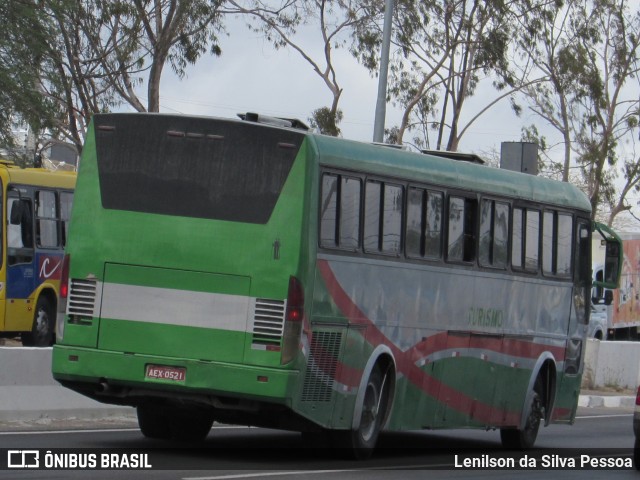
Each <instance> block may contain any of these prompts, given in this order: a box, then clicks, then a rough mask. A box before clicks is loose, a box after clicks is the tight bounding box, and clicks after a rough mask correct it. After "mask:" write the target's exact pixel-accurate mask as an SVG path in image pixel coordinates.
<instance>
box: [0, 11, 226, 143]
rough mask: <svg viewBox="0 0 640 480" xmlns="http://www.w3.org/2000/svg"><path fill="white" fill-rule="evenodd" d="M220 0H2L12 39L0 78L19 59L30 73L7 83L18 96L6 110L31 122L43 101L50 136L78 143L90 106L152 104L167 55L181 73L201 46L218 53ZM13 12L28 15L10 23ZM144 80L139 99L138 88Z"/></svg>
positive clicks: (154, 107) (143, 107)
mask: <svg viewBox="0 0 640 480" xmlns="http://www.w3.org/2000/svg"><path fill="white" fill-rule="evenodd" d="M220 1H221V0H220ZM220 1H218V0H110V1H107V0H48V1H47V2H39V1H37V0H18V1H16V2H8V3H9V6H7V7H6V8H4V9H2V10H0V15H1V16H0V20H2V21H3V24H4V25H11V27H10V28H9V30H10V32H11V35H12V36H13V39H12V41H14V42H18V43H17V44H16V45H14V46H13V47H10V48H9V53H8V55H7V58H8V62H7V63H6V64H2V65H0V69H2V70H0V78H1V77H2V76H6V75H10V74H11V73H12V72H13V71H19V70H20V69H21V68H22V67H21V65H22V64H23V63H24V65H28V66H29V67H28V68H29V75H30V76H31V81H30V83H29V84H25V83H24V82H22V83H21V82H12V83H11V88H12V89H13V90H15V91H16V92H17V95H19V98H20V99H21V100H20V101H17V102H15V105H14V109H13V110H12V111H13V112H15V113H16V114H18V115H20V116H21V117H22V118H24V119H25V120H26V121H27V122H28V123H30V124H33V123H35V122H36V119H35V118H34V115H32V113H31V111H30V110H31V109H32V107H33V106H40V105H44V106H45V107H46V108H39V110H38V111H39V112H40V115H42V118H43V119H42V120H41V122H40V123H41V124H42V125H43V126H45V127H46V129H47V131H48V132H49V134H50V135H51V136H52V138H54V139H57V138H63V139H66V140H68V141H70V142H72V143H73V144H74V145H75V146H76V148H77V149H78V151H80V149H81V148H82V144H83V140H84V133H85V131H86V127H87V124H88V121H89V119H90V117H91V115H93V114H94V113H98V112H103V111H109V110H111V109H112V108H113V107H115V106H116V105H119V104H122V103H123V102H124V103H128V104H129V105H131V106H132V107H133V108H134V109H136V110H138V111H152V112H157V111H159V108H160V81H161V77H162V72H163V68H164V66H165V65H166V64H167V63H168V64H169V65H170V66H171V68H172V69H173V71H174V72H175V73H176V74H177V75H178V76H180V77H182V76H183V75H184V73H185V69H186V67H187V66H188V65H189V64H192V63H194V62H195V61H196V60H197V59H198V58H199V57H200V56H201V55H202V54H203V53H205V52H206V51H207V49H209V50H210V51H211V52H212V53H213V54H220V48H219V46H218V44H217V34H218V32H219V31H220V29H221V23H220V19H219V3H220ZM18 14H21V15H24V18H25V19H28V20H29V22H30V23H29V24H28V25H27V20H25V21H23V22H21V23H18V25H17V26H16V25H15V24H10V23H9V22H8V21H10V20H11V18H12V17H15V16H16V15H18ZM5 16H6V17H5ZM5 20H7V21H5ZM14 26H15V28H14ZM19 42H22V44H25V45H28V46H29V50H30V53H29V52H28V51H20V50H19V48H18V45H19V44H20V43H19ZM7 43H9V42H7ZM2 45H4V43H3V44H2ZM2 48H3V47H0V50H1V49H2ZM4 48H7V47H6V46H5V47H4ZM145 82H146V83H147V88H146V91H147V99H146V101H143V100H141V99H140V98H139V96H138V93H137V89H138V88H139V87H140V86H142V85H144V83H145ZM22 99H24V101H22Z"/></svg>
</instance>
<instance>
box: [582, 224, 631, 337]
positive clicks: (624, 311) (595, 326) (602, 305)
mask: <svg viewBox="0 0 640 480" xmlns="http://www.w3.org/2000/svg"><path fill="white" fill-rule="evenodd" d="M619 236H620V238H621V239H622V248H623V252H624V260H623V262H622V272H621V275H620V286H619V288H618V289H616V290H608V289H604V288H601V287H594V288H593V289H592V291H591V302H592V308H591V321H590V322H589V337H591V338H599V339H601V340H640V233H620V234H619ZM603 259H604V247H603V246H601V245H600V241H599V240H594V242H593V249H592V260H593V262H592V263H593V280H594V281H601V280H602V279H603V264H604V263H603Z"/></svg>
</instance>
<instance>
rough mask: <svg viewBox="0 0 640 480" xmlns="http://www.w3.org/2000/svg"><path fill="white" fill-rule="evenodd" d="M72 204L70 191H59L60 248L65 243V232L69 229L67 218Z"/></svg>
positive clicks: (69, 215) (69, 216)
mask: <svg viewBox="0 0 640 480" xmlns="http://www.w3.org/2000/svg"><path fill="white" fill-rule="evenodd" d="M72 204H73V193H72V192H60V221H61V222H62V245H61V246H62V248H64V247H65V246H66V244H67V232H68V231H69V219H70V218H71V205H72Z"/></svg>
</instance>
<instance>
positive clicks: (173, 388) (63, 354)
mask: <svg viewBox="0 0 640 480" xmlns="http://www.w3.org/2000/svg"><path fill="white" fill-rule="evenodd" d="M147 365H163V366H171V367H181V368H185V369H186V376H185V380H183V381H175V380H161V379H150V378H146V377H145V372H146V366H147ZM52 370H53V377H54V378H55V379H56V380H57V381H59V382H61V383H62V384H63V385H65V386H68V387H69V388H72V389H73V390H76V391H78V392H79V393H82V394H84V395H87V396H89V397H92V398H95V399H96V400H99V401H101V402H104V403H113V404H120V405H134V406H135V405H137V404H139V403H140V402H141V401H146V400H148V399H149V398H150V397H155V398H166V399H171V398H176V397H179V398H187V399H191V400H193V401H196V402H199V403H208V404H212V405H214V404H215V402H219V401H220V399H223V400H225V399H226V400H229V399H237V400H248V401H258V402H267V403H272V404H279V405H282V406H285V407H291V394H292V391H291V390H292V389H293V388H294V385H295V381H296V379H297V376H298V371H296V370H285V369H275V368H266V367H256V366H248V365H236V364H228V363H222V362H211V361H199V360H183V359H176V358H169V357H159V356H151V355H138V354H125V353H122V352H110V351H103V350H96V349H89V348H79V347H68V346H64V345H55V346H54V348H53V361H52Z"/></svg>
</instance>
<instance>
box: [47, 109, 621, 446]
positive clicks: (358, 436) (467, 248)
mask: <svg viewBox="0 0 640 480" xmlns="http://www.w3.org/2000/svg"><path fill="white" fill-rule="evenodd" d="M263 120H264V119H263V118H262V117H259V116H257V115H254V114H247V115H245V116H243V119H242V120H225V119H215V118H205V117H190V116H179V115H160V114H103V115H96V116H95V117H94V118H93V120H92V123H91V126H90V128H89V132H88V134H87V140H86V144H85V147H84V149H83V154H82V159H81V163H80V171H79V174H78V180H77V187H76V201H75V203H74V206H73V211H72V215H71V221H70V227H69V228H70V235H69V241H68V244H67V249H66V256H65V262H64V270H63V279H64V282H66V284H67V285H68V288H67V289H63V292H62V293H63V297H64V302H61V305H62V307H61V308H62V309H63V311H62V312H60V313H59V323H58V331H57V344H56V345H55V346H54V348H53V375H54V377H55V378H56V379H57V380H58V381H59V382H60V383H62V384H63V385H65V386H66V387H69V388H71V389H73V390H75V391H77V392H80V393H82V394H84V395H87V396H89V397H91V398H94V399H96V400H99V401H101V402H106V403H111V404H120V405H131V406H134V407H136V408H137V415H138V420H139V425H140V429H141V431H142V433H143V434H144V435H145V436H147V437H152V438H163V439H184V440H196V439H203V438H204V437H206V436H207V435H208V434H209V432H210V430H211V426H212V423H213V422H214V421H218V422H223V423H231V424H243V425H256V426H262V427H270V428H282V429H289V430H294V431H300V432H323V434H326V433H329V434H331V436H332V437H335V441H336V442H337V444H338V445H343V446H345V447H346V448H348V449H349V450H350V451H351V452H353V453H354V454H355V455H356V456H358V457H364V456H367V455H369V454H370V453H371V452H372V450H373V448H374V447H375V444H376V441H377V438H378V436H379V433H380V432H381V431H382V430H389V431H393V430H410V429H442V428H453V427H456V428H458V427H478V428H483V429H500V432H501V439H502V443H503V444H504V445H505V446H508V447H529V446H532V445H533V444H534V441H535V438H536V435H537V431H538V427H539V425H540V423H544V424H545V425H546V424H548V423H550V422H563V423H571V422H572V421H573V419H574V416H575V412H576V406H577V399H578V393H579V390H580V379H581V374H582V365H583V355H584V349H585V335H586V331H587V325H588V322H589V311H590V303H589V298H590V291H591V271H590V268H591V261H590V255H591V238H592V230H593V225H592V222H591V220H590V210H591V208H590V204H589V201H588V199H587V198H586V196H585V195H584V194H583V193H582V192H580V191H579V190H578V189H577V188H575V187H573V186H571V185H569V184H566V183H560V182H554V181H551V180H548V179H544V178H538V177H535V176H532V175H526V174H520V173H514V172H510V171H505V170H500V169H495V168H489V167H486V166H482V165H477V164H473V163H470V162H465V161H456V160H450V159H446V158H439V157H438V156H434V155H426V154H420V153H413V152H408V151H403V150H397V149H391V148H387V147H384V146H380V145H373V144H366V143H359V142H354V141H348V140H344V139H338V138H332V137H327V136H322V135H319V134H315V133H312V132H309V131H307V130H305V128H304V126H303V125H301V124H300V123H299V122H296V121H291V122H284V121H281V120H278V121H277V122H276V121H273V122H268V121H267V123H265V122H264V121H263ZM267 120H269V119H267ZM274 123H275V124H274ZM605 236H606V237H607V239H605V241H607V242H608V251H609V257H608V262H609V263H608V265H609V267H608V269H607V274H606V279H607V280H608V285H609V286H615V285H614V284H615V281H616V276H617V274H618V270H619V255H620V244H619V242H618V241H617V240H616V239H615V238H614V237H613V236H611V235H607V234H605Z"/></svg>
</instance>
